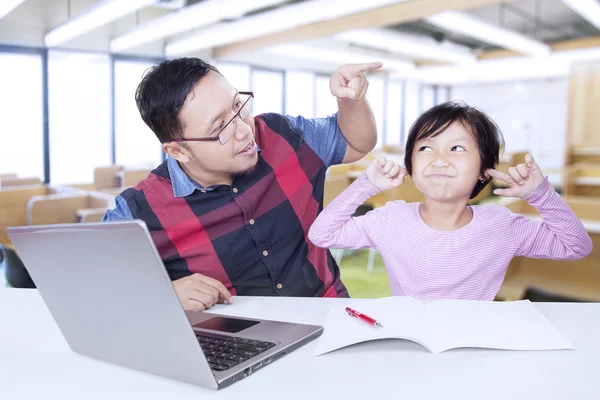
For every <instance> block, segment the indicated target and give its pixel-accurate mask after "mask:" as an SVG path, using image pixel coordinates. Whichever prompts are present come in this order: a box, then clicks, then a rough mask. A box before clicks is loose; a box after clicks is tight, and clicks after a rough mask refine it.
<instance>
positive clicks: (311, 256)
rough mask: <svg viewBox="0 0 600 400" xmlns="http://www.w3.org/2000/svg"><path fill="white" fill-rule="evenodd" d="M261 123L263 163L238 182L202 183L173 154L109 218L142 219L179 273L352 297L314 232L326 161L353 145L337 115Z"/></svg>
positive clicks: (246, 287)
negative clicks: (206, 185) (314, 239)
mask: <svg viewBox="0 0 600 400" xmlns="http://www.w3.org/2000/svg"><path fill="white" fill-rule="evenodd" d="M255 127H256V129H255V137H256V142H257V144H258V147H259V157H258V164H257V165H256V168H255V169H254V170H253V171H252V172H250V173H247V174H241V175H239V176H235V177H234V179H233V182H232V185H231V186H230V185H215V186H212V187H209V188H202V187H201V186H200V185H198V183H197V182H195V181H193V180H192V179H191V178H189V177H188V176H187V175H186V174H185V173H184V172H183V170H182V169H181V167H180V166H179V165H178V163H177V162H176V161H175V160H174V159H171V158H168V159H167V161H165V162H164V163H163V164H161V165H160V166H159V167H158V168H156V169H155V170H154V171H152V173H151V174H150V175H149V176H148V178H147V179H145V180H143V181H142V182H140V183H139V184H138V185H137V186H136V187H135V188H130V189H127V190H125V191H124V192H123V193H121V194H120V195H119V196H118V197H117V199H116V203H117V207H116V208H115V209H114V210H109V211H108V212H107V214H106V215H105V217H104V219H103V220H104V221H113V220H123V219H140V220H142V221H144V222H145V223H146V225H147V226H148V228H149V230H150V233H151V235H152V238H153V240H154V243H155V245H156V248H157V250H158V252H159V254H160V256H161V258H162V260H163V262H164V265H165V267H166V269H167V271H168V273H169V275H170V277H171V279H173V280H175V279H179V278H182V277H185V276H187V275H190V274H192V273H200V274H203V275H206V276H210V277H212V278H215V279H217V280H219V281H220V282H222V283H223V284H224V285H225V287H226V288H227V289H228V290H229V291H230V292H231V293H232V294H237V295H249V296H302V297H312V296H326V297H346V296H348V293H347V291H346V288H345V287H344V285H343V284H342V282H341V281H340V273H339V268H338V266H337V264H336V262H335V260H334V259H333V257H332V256H331V253H330V252H329V251H328V250H326V249H322V248H319V247H317V246H315V245H313V244H312V243H311V242H310V241H309V240H308V238H307V234H308V230H309V228H310V226H311V224H312V223H313V222H314V220H315V218H316V217H317V215H318V213H319V212H320V211H321V210H322V208H323V191H324V182H325V173H326V170H327V167H328V166H329V165H332V164H337V163H340V162H341V160H342V158H343V156H344V154H345V151H346V147H347V143H346V141H345V138H344V136H343V135H342V134H341V132H340V130H339V127H338V125H337V115H333V116H331V117H329V118H322V119H305V118H303V117H296V118H291V117H287V116H282V115H279V114H262V115H259V116H257V117H255Z"/></svg>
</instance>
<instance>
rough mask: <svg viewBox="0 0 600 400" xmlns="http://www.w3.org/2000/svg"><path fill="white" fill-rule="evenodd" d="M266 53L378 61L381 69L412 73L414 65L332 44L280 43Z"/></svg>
mask: <svg viewBox="0 0 600 400" xmlns="http://www.w3.org/2000/svg"><path fill="white" fill-rule="evenodd" d="M263 51H264V52H265V53H267V54H276V55H280V56H284V57H288V58H298V59H303V60H306V59H311V60H315V61H318V62H326V63H330V64H332V65H337V66H342V64H346V63H369V62H375V61H380V62H381V63H382V64H383V67H382V69H384V70H387V71H390V72H393V73H412V72H414V71H415V66H414V64H413V63H412V62H409V61H405V60H400V59H394V58H392V57H382V56H381V55H380V54H377V53H369V52H366V51H356V50H350V49H342V48H336V47H333V46H327V47H326V46H311V45H307V44H281V45H276V46H271V47H267V48H266V49H264V50H263Z"/></svg>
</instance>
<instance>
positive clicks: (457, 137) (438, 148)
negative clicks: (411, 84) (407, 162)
mask: <svg viewBox="0 0 600 400" xmlns="http://www.w3.org/2000/svg"><path fill="white" fill-rule="evenodd" d="M480 170H481V158H480V156H479V147H478V146H477V142H476V141H475V139H474V138H473V135H471V133H469V131H467V130H466V129H465V127H464V126H463V125H462V124H460V123H456V122H455V123H453V124H452V125H450V126H449V127H448V128H446V130H444V131H443V132H442V133H440V134H439V135H437V136H435V137H429V138H426V139H422V140H419V141H417V142H416V143H415V147H414V150H413V155H412V176H411V177H412V180H413V181H414V183H415V186H416V187H417V189H419V191H421V193H423V194H424V195H425V197H426V198H428V199H431V200H435V201H440V202H455V201H459V200H465V201H466V200H468V199H469V196H470V195H471V193H472V191H473V188H474V187H475V184H476V183H477V180H480V179H485V177H482V176H481V175H480Z"/></svg>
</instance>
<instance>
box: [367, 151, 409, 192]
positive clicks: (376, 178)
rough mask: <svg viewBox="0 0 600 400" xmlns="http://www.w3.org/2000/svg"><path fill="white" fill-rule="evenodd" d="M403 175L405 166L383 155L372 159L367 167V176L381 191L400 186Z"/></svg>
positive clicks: (404, 174)
mask: <svg viewBox="0 0 600 400" xmlns="http://www.w3.org/2000/svg"><path fill="white" fill-rule="evenodd" d="M405 176H406V169H405V168H402V167H400V166H399V165H396V164H395V163H394V162H393V161H391V160H387V159H386V158H385V157H384V156H382V157H380V158H378V159H377V160H373V163H372V164H371V165H369V168H367V178H369V181H370V182H371V184H372V185H373V186H375V187H376V188H377V189H379V191H381V192H383V191H385V190H390V189H392V188H395V187H397V186H400V185H401V184H402V183H403V182H404V177H405Z"/></svg>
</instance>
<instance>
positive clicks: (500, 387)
mask: <svg viewBox="0 0 600 400" xmlns="http://www.w3.org/2000/svg"><path fill="white" fill-rule="evenodd" d="M354 301H356V300H342V299H297V298H296V299H294V298H239V297H238V298H236V299H235V304H234V305H232V306H218V307H217V308H216V309H215V311H218V312H220V313H226V314H230V315H240V316H246V317H262V318H271V319H279V320H287V321H295V322H305V323H315V324H322V323H323V321H324V318H325V314H326V312H327V311H328V310H329V309H330V308H331V307H333V306H339V305H341V304H350V305H351V304H352V303H353V302H354ZM538 307H539V309H540V310H541V311H542V312H543V313H544V314H545V315H546V316H547V317H548V318H549V319H550V321H552V322H553V323H554V324H555V326H556V327H557V328H558V329H559V330H560V331H561V332H562V333H563V334H564V335H565V336H566V337H567V338H568V339H570V340H571V342H572V343H573V345H574V346H575V347H576V350H575V351H551V352H507V351H489V350H455V351H451V352H448V353H442V354H438V355H433V354H431V353H429V352H428V351H427V350H425V349H424V348H422V347H421V346H419V345H416V344H413V343H410V342H403V341H381V342H373V343H366V344H360V345H357V346H355V347H350V348H346V349H342V350H340V351H337V352H334V353H330V354H328V355H324V356H321V357H313V356H312V351H313V349H314V346H315V342H312V343H310V344H309V345H307V346H305V347H303V348H302V349H300V350H297V351H296V352H293V353H291V354H290V355H287V356H285V357H284V358H282V359H281V360H278V361H277V362H276V363H273V364H272V365H270V366H269V367H267V368H265V369H263V370H260V371H258V372H257V373H256V374H255V375H252V376H250V377H248V378H246V379H244V380H242V381H240V382H238V383H235V384H234V385H232V386H230V387H229V388H226V389H224V390H221V391H216V392H214V391H209V390H205V389H202V388H199V387H195V386H191V385H187V384H183V383H179V382H175V381H170V380H166V379H162V378H159V377H155V376H153V375H147V374H144V373H140V372H137V371H133V370H129V369H125V368H121V367H117V366H113V365H111V364H106V363H103V362H99V361H96V360H92V359H88V358H86V357H82V356H79V355H76V354H74V353H71V352H70V350H69V348H68V346H67V344H66V342H65V341H64V339H63V337H62V335H61V334H60V331H59V330H58V328H57V326H56V325H55V323H54V321H53V319H52V317H51V316H50V314H49V312H48V311H47V309H46V307H45V305H44V303H43V301H42V300H41V297H39V295H38V293H37V291H36V290H19V289H6V290H0V318H1V319H0V321H1V322H0V397H1V398H2V399H11V400H12V399H19V400H20V399H29V398H37V399H39V398H49V399H51V398H60V399H86V400H87V399H103V400H115V399H121V398H124V399H137V398H143V399H145V400H151V399H169V400H171V399H194V400H199V399H208V398H210V399H212V398H215V399H254V398H260V399H284V400H287V399H303V400H306V399H315V400H316V399H340V400H343V399H379V398H387V399H417V398H418V399H436V400H438V399H461V400H462V399H482V400H489V399H502V400H507V399H536V400H537V399H540V400H541V399H544V400H551V399H561V400H564V399H569V400H575V399H600V382H599V374H600V304H550V303H541V304H538Z"/></svg>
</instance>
